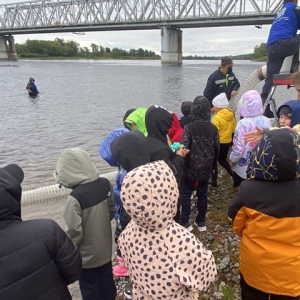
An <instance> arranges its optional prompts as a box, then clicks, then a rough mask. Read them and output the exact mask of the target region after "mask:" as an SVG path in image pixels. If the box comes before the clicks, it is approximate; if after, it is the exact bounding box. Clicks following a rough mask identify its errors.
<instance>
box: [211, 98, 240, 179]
mask: <svg viewBox="0 0 300 300" xmlns="http://www.w3.org/2000/svg"><path fill="white" fill-rule="evenodd" d="M212 104H213V108H212V111H213V112H215V113H216V114H215V116H214V117H213V118H212V120H211V122H212V123H213V124H214V125H215V126H216V127H217V128H218V131H219V139H220V152H219V163H220V165H221V166H222V167H223V168H224V169H225V170H226V171H227V172H228V174H229V175H230V176H231V177H232V176H233V172H232V170H231V167H230V165H229V162H228V160H227V156H228V152H229V148H230V146H231V142H232V135H233V133H234V130H235V126H236V123H235V116H234V112H233V111H231V110H229V109H228V105H229V102H228V99H227V97H226V94H225V93H221V94H219V95H218V96H217V97H215V98H214V99H213V101H212Z"/></svg>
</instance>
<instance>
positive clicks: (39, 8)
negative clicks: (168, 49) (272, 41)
mask: <svg viewBox="0 0 300 300" xmlns="http://www.w3.org/2000/svg"><path fill="white" fill-rule="evenodd" d="M281 5H282V0H56V1H54V0H42V1H31V2H20V3H14V4H2V5H0V35H4V34H28V33H44V32H58V31H60V32H74V31H76V32H80V31H100V30H134V29H139V30H141V29H157V28H159V27H160V26H168V27H171V28H192V27H213V26H232V25H256V24H270V23H271V22H272V20H273V17H274V15H275V14H276V12H277V11H278V10H279V8H280V7H281Z"/></svg>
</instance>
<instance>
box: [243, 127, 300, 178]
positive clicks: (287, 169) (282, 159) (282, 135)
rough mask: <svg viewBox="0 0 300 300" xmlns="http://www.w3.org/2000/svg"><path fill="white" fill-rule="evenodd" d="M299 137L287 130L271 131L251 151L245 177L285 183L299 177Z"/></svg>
mask: <svg viewBox="0 0 300 300" xmlns="http://www.w3.org/2000/svg"><path fill="white" fill-rule="evenodd" d="M299 147H300V137H299V135H298V134H296V133H295V132H294V131H292V130H291V129H289V128H281V129H275V130H271V131H270V132H269V133H267V134H265V135H264V136H263V138H262V139H261V140H260V141H259V142H258V144H257V146H256V147H255V148H254V149H253V151H252V153H251V156H250V161H249V166H248V170H247V177H248V178H250V179H260V180H270V181H273V180H274V181H277V180H278V181H285V180H293V179H296V178H299V177H300V149H299Z"/></svg>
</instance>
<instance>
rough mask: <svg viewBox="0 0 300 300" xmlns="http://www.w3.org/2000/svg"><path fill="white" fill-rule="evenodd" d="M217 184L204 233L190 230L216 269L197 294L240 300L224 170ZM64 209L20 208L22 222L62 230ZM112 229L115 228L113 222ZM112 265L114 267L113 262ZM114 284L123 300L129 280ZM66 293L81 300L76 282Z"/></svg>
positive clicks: (62, 204) (57, 204)
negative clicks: (52, 224)
mask: <svg viewBox="0 0 300 300" xmlns="http://www.w3.org/2000/svg"><path fill="white" fill-rule="evenodd" d="M219 183H220V185H219V186H218V187H216V188H212V187H210V189H209V205H208V213H207V231H206V232H201V233H200V232H199V231H198V230H197V229H196V228H194V230H193V233H194V234H195V235H196V236H197V237H198V238H199V240H200V241H201V242H202V243H203V244H204V245H205V246H206V248H207V249H210V250H212V252H213V254H214V256H215V260H216V263H217V268H218V279H217V281H216V282H215V284H213V285H212V286H211V288H210V289H209V290H208V291H206V292H201V293H199V299H209V300H213V299H224V300H238V299H241V297H240V289H239V284H238V283H239V269H238V266H239V265H238V255H239V238H238V237H237V236H235V235H234V234H233V233H232V230H231V227H230V225H229V223H228V220H227V208H228V204H229V203H230V200H231V199H232V198H233V196H234V195H235V193H236V190H235V189H233V188H232V187H231V185H232V184H231V182H230V179H229V177H228V176H227V175H226V174H225V172H224V170H223V169H221V170H220V174H219ZM194 200H196V199H194ZM195 203H196V202H195V201H194V202H193V205H192V216H191V222H193V221H194V218H195V215H196V209H195V208H196V206H195ZM65 205H66V201H65V200H62V201H56V202H48V203H46V204H45V203H38V204H34V205H26V206H23V207H22V215H23V219H24V220H29V219H37V218H50V219H53V220H55V221H56V222H57V223H58V224H59V225H60V226H61V227H62V228H64V221H63V217H62V216H63V211H64V208H65ZM112 227H113V228H115V222H114V221H113V222H112ZM113 231H114V229H113ZM114 247H115V245H114ZM114 249H115V248H114ZM113 263H116V262H115V259H114V258H113ZM115 282H116V286H117V290H118V295H117V297H116V300H124V299H125V298H124V297H123V289H124V287H125V286H126V285H127V284H128V278H124V277H122V278H115ZM69 290H70V292H71V295H72V299H73V300H82V298H81V294H80V290H79V286H78V282H75V283H73V284H71V285H69Z"/></svg>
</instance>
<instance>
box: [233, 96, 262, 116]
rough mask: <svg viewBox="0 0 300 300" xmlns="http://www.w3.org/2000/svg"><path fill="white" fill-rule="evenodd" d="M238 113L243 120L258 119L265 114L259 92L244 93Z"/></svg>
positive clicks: (239, 103) (238, 105) (238, 106)
mask: <svg viewBox="0 0 300 300" xmlns="http://www.w3.org/2000/svg"><path fill="white" fill-rule="evenodd" d="M237 111H238V113H239V114H240V116H242V117H243V118H249V117H256V116H260V115H262V114H263V105H262V100H261V97H260V94H259V92H258V91H255V90H251V91H248V92H246V93H244V94H243V95H242V97H241V99H240V101H239V102H238V104H237Z"/></svg>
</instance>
